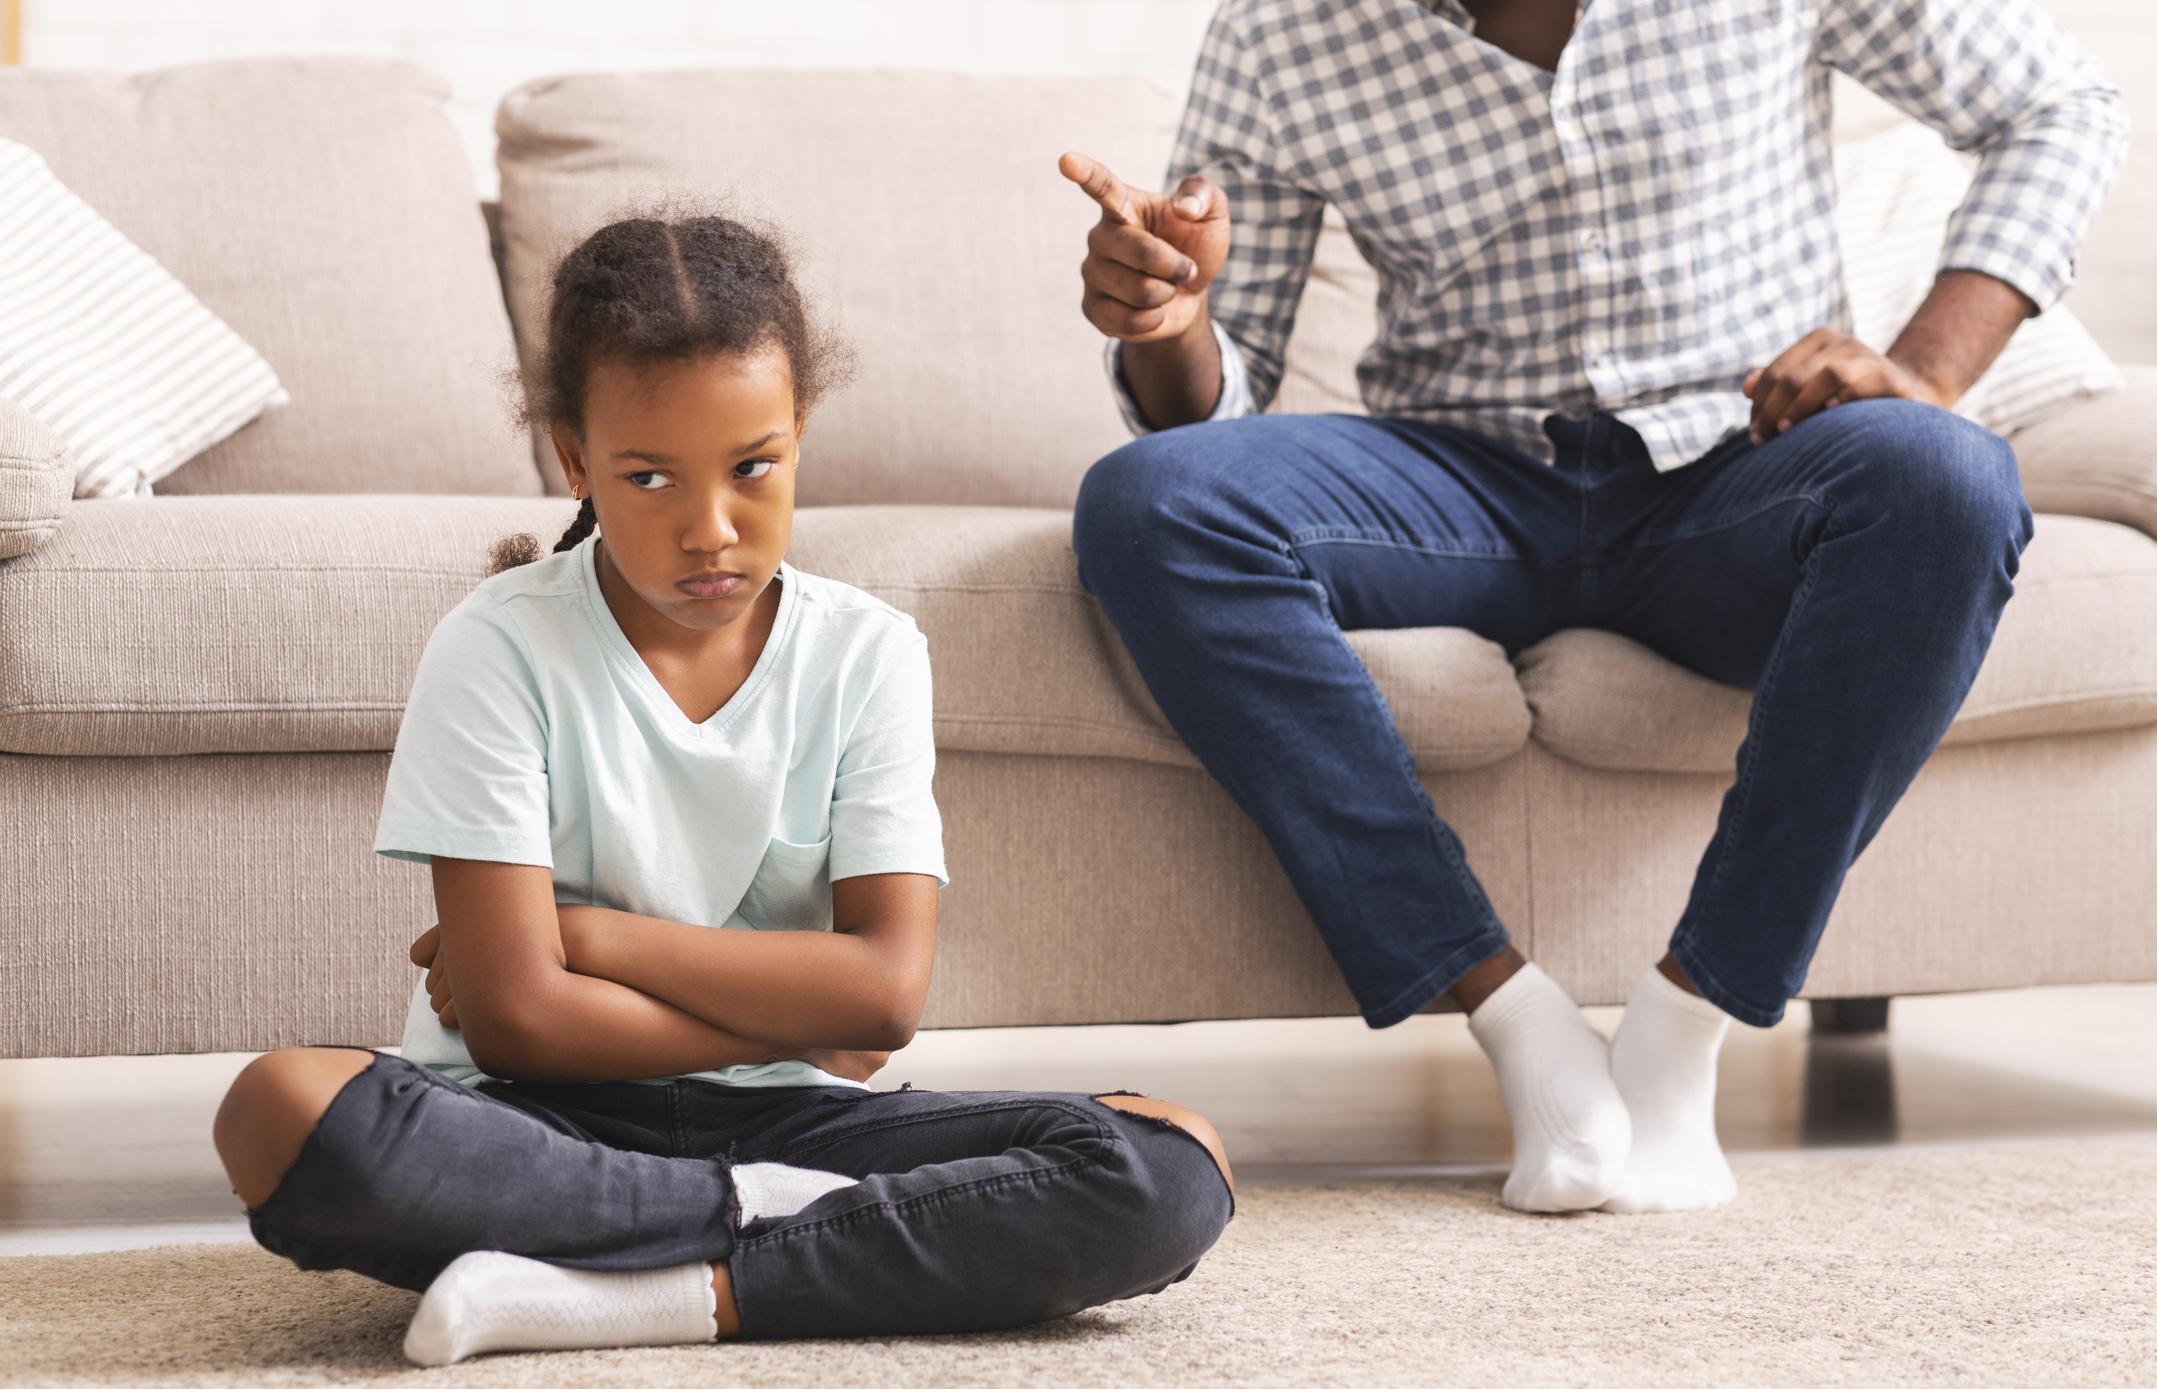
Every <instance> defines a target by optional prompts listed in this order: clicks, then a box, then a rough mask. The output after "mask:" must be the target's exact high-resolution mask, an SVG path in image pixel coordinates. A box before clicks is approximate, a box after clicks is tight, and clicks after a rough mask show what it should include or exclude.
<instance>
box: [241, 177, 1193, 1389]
mask: <svg viewBox="0 0 2157 1389" xmlns="http://www.w3.org/2000/svg"><path fill="white" fill-rule="evenodd" d="M840 362H841V353H840V350H839V349H837V348H835V346H834V345H833V344H832V343H831V342H830V341H829V340H828V339H826V338H825V337H823V336H821V335H820V334H819V333H818V332H817V330H816V329H815V328H814V327H813V326H812V325H811V323H810V322H809V320H808V317H807V316H806V314H805V312H804V309H803V305H802V299H801V295H800V294H799V292H798V291H797V289H796V288H795V285H794V282H793V278H792V274H791V271H790V269H789V266H788V263H787V258H786V256H785V253H784V252H783V250H782V249H781V248H780V247H779V246H778V245H777V244H776V243H775V242H774V241H773V240H772V239H771V238H770V237H769V236H766V235H763V234H760V233H758V232H756V231H753V230H751V229H749V228H747V227H744V226H742V225H741V224H739V223H736V222H733V221H730V220H727V219H725V218H720V217H694V218H688V219H683V220H675V221H663V220H657V219H652V218H643V219H636V220H630V221H624V222H617V223H615V224H613V225H611V226H608V227H606V228H603V229H602V230H600V231H599V232H597V233H596V234H594V235H593V236H592V237H591V239H590V240H588V241H586V242H585V243H584V244H583V245H581V246H579V247H578V248H577V249H576V250H575V251H573V252H571V253H570V254H569V256H568V257H567V259H566V260H564V262H563V263H562V265H561V267H560V269H559V270H558V271H557V272H556V275H555V280H554V299H553V304H552V307H551V310H550V312H549V315H548V323H547V341H546V348H545V353H544V356H543V359H542V361H541V363H540V364H539V367H538V368H537V370H536V372H535V373H534V375H533V378H532V380H531V381H530V383H529V384H528V389H527V396H528V401H529V404H528V409H529V411H530V413H531V414H532V416H533V418H534V419H535V421H536V422H538V423H541V424H543V425H545V426H547V427H548V428H549V429H550V430H551V432H552V435H553V440H554V446H555V451H556V453H557V454H558V455H559V457H560V460H561V465H562V470H563V472H564V474H565V475H566V476H567V478H568V481H569V487H570V494H571V495H572V496H574V497H577V498H580V499H581V500H582V501H583V506H582V508H581V510H580V511H579V512H578V515H577V519H576V521H575V523H574V524H573V525H571V526H570V528H569V530H568V532H567V533H566V534H565V535H564V536H563V537H562V540H561V543H560V544H558V545H557V546H555V552H554V553H553V554H552V555H550V556H548V557H546V558H544V559H542V558H539V557H538V555H537V553H536V551H537V546H536V544H534V543H532V542H531V541H530V538H529V537H520V538H519V539H521V540H523V541H524V546H523V550H524V553H517V552H516V547H514V546H509V547H507V548H508V549H509V553H506V554H502V553H499V552H498V556H497V562H498V563H499V564H506V565H512V566H515V567H511V568H509V569H508V570H507V572H504V573H500V574H498V575H497V576H496V577H494V578H491V579H489V580H488V581H487V582H486V583H484V584H482V585H481V586H480V587H479V589H478V590H477V591H476V592H475V593H473V595H472V596H471V597H470V598H468V599H467V600H466V601H465V602H464V603H463V604H461V605H460V606H459V607H458V608H457V609H456V610H455V611H454V612H452V613H451V614H450V615H449V616H448V617H446V618H444V619H443V621H442V623H441V625H440V626H439V627H437V628H436V629H435V633H434V637H433V639H432V640H431V641H430V642H429V643H428V646H427V652H426V656H425V658H424V659H423V660H422V661H421V663H420V670H419V675H418V678H417V680H416V681H415V683H414V685H413V689H412V697H411V701H410V703H409V705H408V707H407V709H406V711H405V717H404V724H403V727H402V729H401V730H400V731H399V733H398V738H397V751H396V755H395V758H394V759H393V761H392V763H391V767H390V775H389V785H388V789H387V792H386V793H385V796H384V800H383V808H382V819H381V825H380V829H379V831H378V833H377V836H376V840H375V848H376V850H377V851H378V852H380V853H384V854H388V855H390V856H392V857H395V858H403V859H408V860H411V861H413V862H419V863H427V864H429V865H431V869H432V872H433V877H434V894H435V904H436V910H437V915H438V918H439V924H438V925H437V926H436V927H434V928H433V929H432V930H430V931H428V932H427V933H426V934H425V935H423V936H421V937H420V939H419V940H418V941H417V942H416V943H415V944H414V946H413V950H412V957H413V960H414V961H415V963H418V964H421V965H424V966H425V967H426V969H427V974H426V978H425V979H424V981H423V982H422V983H421V984H420V985H419V987H418V988H417V990H416V991H415V993H414V995H413V999H412V1005H411V1012H410V1017H409V1019H408V1021H407V1023H406V1027H405V1035H404V1048H403V1050H404V1056H403V1058H402V1059H399V1058H396V1057H390V1056H383V1055H379V1054H376V1053H372V1052H367V1051H357V1050H345V1049H332V1048H294V1049H290V1050H286V1051H279V1052H272V1053H270V1054H269V1055H267V1056H264V1057H262V1058H260V1059H259V1060H257V1061H255V1062H254V1063H253V1064H251V1065H250V1066H249V1067H248V1068H247V1069H246V1070H245V1071H244V1072H243V1073H242V1074H241V1075H240V1077H239V1079H238V1080H237V1081H236V1082H235V1083H234V1085H233V1087H232V1091H231V1093H230V1094H229V1095H228V1096H227V1097H226V1099H225V1102H224V1105H223V1107H222V1108H221V1109H220V1111H219V1113H218V1116H217V1124H216V1140H217V1147H218V1152H219V1154H220V1155H221V1156H222V1158H223V1160H224V1164H225V1169H226V1171H227V1172H228V1173H229V1174H230V1176H231V1178H232V1184H233V1187H234V1189H235V1190H236V1191H237V1192H238V1193H239V1195H240V1196H241V1198H242V1199H243V1200H245V1201H246V1203H247V1205H248V1207H249V1218H250V1221H251V1223H252V1225H253V1229H254V1233H255V1237H256V1238H257V1239H258V1240H260V1241H261V1243H262V1244H263V1246H264V1247H266V1248H268V1249H270V1250H272V1251H274V1252H276V1253H279V1254H282V1255H284V1256H286V1257H287V1258H289V1259H291V1260H292V1261H293V1262H294V1263H296V1264H298V1265H299V1266H300V1267H301V1268H310V1269H313V1268H348V1269H354V1270H357V1271H359V1272H361V1273H365V1274H368V1275H369V1276H371V1277H374V1278H378V1279H381V1280H383V1281H384V1282H388V1283H393V1284H396V1285H398V1286H401V1287H407V1288H412V1289H415V1290H417V1289H425V1291H426V1296H425V1297H424V1298H423V1299H422V1301H421V1303H420V1307H419V1311H418V1314H417V1315H416V1316H415V1317H414V1318H413V1321H412V1326H411V1330H410V1331H409V1332H408V1333H407V1335H406V1338H405V1353H406V1354H407V1355H409V1356H410V1357H411V1358H412V1359H414V1360H416V1361H418V1362H419V1363H421V1364H427V1365H440V1364H448V1363H451V1362H454V1361H456V1360H460V1359H462V1358H463V1357H465V1356H468V1355H472V1354H476V1353H478V1352H481V1351H487V1350H504V1349H545V1348H558V1347H578V1346H625V1345H667V1344H676V1343H681V1342H688V1341H703V1340H711V1339H713V1338H714V1337H720V1336H733V1335H748V1336H805V1335H818V1336H829V1335H861V1334H891V1333H903V1332H949V1331H966V1330H973V1329H978V1328H985V1327H1000V1326H1011V1325H1015V1324H1018V1323H1023V1322H1031V1321H1037V1320H1040V1319H1043V1318H1047V1317H1054V1316H1060V1315H1063V1314H1065V1313H1069V1312H1074V1311H1077V1310H1079V1309H1080V1308H1083V1307H1089V1306H1093V1305H1095V1304H1097V1303H1102V1302H1107V1301H1110V1300H1113V1299H1116V1298H1124V1297H1131V1296H1134V1295H1136V1294H1139V1293H1146V1292H1155V1291H1158V1290H1159V1289H1161V1288H1164V1287H1166V1286H1168V1285H1169V1284H1170V1283H1174V1282H1176V1281H1178V1280H1180V1279H1182V1278H1184V1277H1185V1276H1187V1275H1188V1274H1189V1273H1190V1272H1191V1270H1192V1269H1193V1268H1194V1267H1195V1266H1196V1264H1197V1260H1198V1258H1199V1256H1200V1255H1201V1254H1203V1253H1204V1252H1205V1250H1206V1249H1208V1248H1209V1247H1210V1246H1211V1245H1212V1244H1213V1241H1214V1240H1215V1239H1216V1238H1217V1237H1218V1236H1219V1234H1220V1232H1221V1229H1222V1227H1223V1225H1224V1224H1225V1223H1226V1221H1227V1219H1228V1217H1229V1214H1230V1211H1231V1208H1232V1197H1231V1195H1230V1188H1229V1185H1228V1167H1227V1163H1226V1161H1225V1160H1224V1159H1223V1158H1222V1156H1221V1151H1220V1142H1219V1139H1218V1137H1217V1136H1216V1135H1215V1134H1214V1132H1213V1130H1212V1128H1211V1127H1210V1126H1208V1125H1207V1123H1206V1122H1205V1120H1203V1119H1202V1118H1200V1117H1199V1116H1198V1115H1196V1114H1194V1113H1192V1112H1190V1111H1189V1110H1186V1109H1182V1108H1180V1107H1178V1106H1175V1105H1169V1104H1163V1103H1160V1102H1157V1101H1151V1100H1144V1099H1139V1098H1135V1097H1132V1096H1127V1095H1103V1096H1098V1097H1088V1096H1084V1095H1025V1094H952V1095H944V1094H931V1093H925V1092H922V1091H918V1090H901V1091H898V1092H884V1093H877V1092H873V1091H871V1090H870V1089H869V1088H868V1086H867V1084H866V1082H867V1081H868V1079H869V1077H870V1076H871V1075H872V1074H873V1073H874V1072H875V1071H876V1070H877V1069H878V1068H879V1067H880V1066H882V1065H883V1063H884V1060H885V1058H886V1054H887V1053H888V1052H889V1051H891V1050H892V1049H894V1048H897V1047H902V1046H904V1045H906V1043H907V1041H908V1040H909V1039H910V1038H911V1037H912V1036H913V1032H914V1027H915V1024H916V1022H917V1020H918V1019H919V1017H920V1014H921V1008H922V1002H923V1000H924V998H925V997H926V994H927V991H928V984H929V967H930V960H931V955H932V953H933V947H934V939H935V930H936V892H937V888H938V886H939V885H940V883H941V882H942V881H943V850H942V842H941V824H940V821H939V819H938V816H937V812H936V805H935V802H934V801H933V800H932V799H931V796H930V788H929V782H930V773H931V770H932V767H933V764H934V758H935V753H934V746H933V743H932V739H931V731H930V704H929V665H928V654H927V648H926V646H925V644H924V643H923V641H922V638H921V635H920V633H919V632H918V631H916V629H915V627H914V624H913V622H912V620H911V619H909V618H907V617H906V616H905V615H904V614H902V613H899V612H897V611H895V610H894V609H892V608H890V607H887V606H886V605H885V604H883V603H880V602H878V601H877V600H876V599H874V598H871V597H869V596H868V595H867V594H864V593H862V592H860V591H858V590H856V589H852V588H849V587H847V586H846V585H844V584H838V583H834V582H832V581H830V580H827V579H819V578H815V577H813V576H811V575H807V574H803V573H801V572H799V571H798V570H795V569H792V568H790V567H788V566H787V565H786V564H785V563H784V562H783V561H782V556H783V555H784V554H785V553H786V548H787V540H788V537H789V534H790V532H791V529H792V522H793V501H794V473H795V468H796V465H797V456H798V450H799V447H800V441H801V435H802V429H803V426H804V424H805V423H806V421H807V419H808V414H809V410H810V408H811V407H812V406H813V405H815V404H816V402H817V400H818V399H819V398H820V396H821V395H822V394H823V393H824V392H825V391H826V390H827V389H828V388H829V387H830V386H831V385H832V384H833V383H834V381H835V379H836V377H837V376H838V375H839V367H840ZM714 927H726V928H732V929H720V930H715V929H712V928H714Z"/></svg>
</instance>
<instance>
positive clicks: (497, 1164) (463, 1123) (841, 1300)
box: [249, 1056, 1233, 1336]
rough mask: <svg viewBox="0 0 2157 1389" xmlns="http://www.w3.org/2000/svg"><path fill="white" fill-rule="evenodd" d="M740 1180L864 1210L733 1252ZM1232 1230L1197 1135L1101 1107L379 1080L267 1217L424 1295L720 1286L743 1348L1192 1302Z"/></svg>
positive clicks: (843, 1210)
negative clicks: (1225, 1231) (1146, 1302)
mask: <svg viewBox="0 0 2157 1389" xmlns="http://www.w3.org/2000/svg"><path fill="white" fill-rule="evenodd" d="M737 1162H784V1163H789V1164H791V1165H793V1166H797V1167H814V1168H818V1169H821V1170H823V1171H827V1172H840V1173H844V1174H845V1175H847V1176H849V1177H854V1178H857V1179H859V1181H860V1185H858V1186H852V1187H847V1188H845V1189H844V1190H841V1191H835V1192H832V1193H831V1194H829V1195H827V1196H824V1197H822V1198H820V1199H818V1200H817V1201H815V1202H813V1203H811V1204H810V1205H809V1206H808V1207H806V1208H805V1209H803V1210H802V1211H801V1212H800V1213H798V1214H796V1215H792V1216H788V1217H784V1218H782V1219H776V1220H758V1221H754V1222H751V1223H750V1224H749V1225H748V1226H746V1227H745V1228H742V1229H740V1230H737V1229H735V1224H734V1220H735V1207H736V1202H735V1199H734V1187H733V1181H732V1178H731V1177H730V1175H729V1172H730V1169H731V1167H732V1165H733V1164H734V1163H737ZM1232 1210H1233V1201H1232V1198H1231V1197H1230V1195H1229V1192H1228V1186H1227V1183H1226V1182H1225V1181H1223V1180H1222V1177H1221V1172H1220V1169H1219V1168H1218V1167H1216V1166H1215V1165H1214V1162H1213V1158H1212V1156H1211V1155H1210V1154H1208V1153H1207V1152H1206V1150H1205V1148H1204V1147H1202V1146H1201V1145H1200V1144H1199V1143H1198V1141H1197V1140H1196V1139H1194V1138H1192V1137H1191V1136H1190V1135H1188V1134H1186V1133H1184V1132H1182V1131H1181V1130H1179V1129H1175V1128H1172V1127H1170V1126H1168V1125H1166V1124H1163V1123H1161V1122H1159V1121H1158V1120H1154V1119H1150V1118H1147V1117H1145V1116H1143V1115H1137V1114H1130V1113H1126V1112H1124V1111H1122V1110H1116V1109H1111V1108H1109V1107H1108V1106H1107V1105H1104V1104H1101V1103H1099V1102H1097V1101H1095V1100H1093V1099H1091V1098H1090V1097H1088V1096H1085V1095H1061V1094H1000V1093H982V1094H938V1093H935V1092H931V1091H923V1090H902V1091H896V1092H884V1093H872V1092H869V1091H863V1090H855V1089H852V1088H840V1087H806V1088H787V1089H761V1090H759V1089H745V1088H742V1089H738V1088H730V1087H727V1086H721V1085H711V1084H707V1083H705V1082H703V1081H696V1080H677V1081H670V1082H667V1083H664V1084H657V1085H645V1084H631V1083H620V1084H595V1085H533V1084H521V1083H518V1084H511V1083H502V1082H495V1083H489V1084H487V1085H485V1086H484V1087H482V1088H480V1089H476V1090H475V1089H471V1088H468V1087H466V1086H463V1085H459V1084H457V1083H456V1082H455V1081H450V1080H445V1079H443V1078H442V1077H440V1076H438V1075H436V1074H434V1073H433V1072H432V1071H428V1070H426V1069H424V1068H422V1067H419V1066H415V1065H413V1064H412V1063H410V1062H408V1061H403V1060H400V1059H398V1058H397V1057H393V1056H377V1057H376V1058H375V1061H374V1064H373V1065H371V1066H369V1067H368V1068H367V1070H365V1071H364V1072H362V1073H361V1074H360V1075H358V1076H356V1077H354V1078H353V1080H352V1081H351V1083H349V1084H348V1085H346V1086H345V1088H344V1089H343V1090H342V1091H340V1092H339V1093H338V1095H337V1098H336V1099H335V1101H333V1102H332V1103H331V1105H330V1107H329V1110H328V1112H327V1113H325V1114H324V1115H323V1116H322V1122H321V1123H320V1124H319V1125H318V1126H317V1127H316V1129H315V1131H314V1134H313V1135H312V1136H311V1137H309V1138H308V1140H307V1143H306V1146H305V1147H303V1148H302V1149H301V1151H300V1156H299V1159H298V1161H296V1162H295V1163H294V1164H293V1166H292V1169H291V1171H289V1172H287V1173H286V1174H285V1177H284V1179H283V1180H282V1181H281V1182H280V1183H279V1184H278V1187H277V1190H276V1191H275V1193H273V1194H272V1195H271V1197H270V1199H269V1200H267V1201H265V1202H264V1203H263V1204H262V1205H260V1206H258V1207H256V1208H255V1209H254V1210H253V1211H251V1212H249V1218H250V1220H251V1222H252V1224H253V1227H254V1233H255V1238H256V1239H257V1240H259V1241H261V1243H262V1245H263V1247H264V1248H266V1249H268V1250H270V1251H271V1252H272V1253H276V1254H281V1255H283V1256H285V1257H286V1258H288V1259H290V1260H292V1261H293V1262H294V1263H296V1264H298V1265H299V1266H300V1267H301V1268H306V1269H321V1268H345V1269H352V1270H354V1271H355V1272H359V1273H364V1274H366V1275H368V1276H369V1277H371V1278H378V1279H380V1280H381V1281H383V1282H385V1283H392V1284H395V1285H397V1286H399V1287H404V1288H413V1289H421V1288H425V1287H426V1286H427V1284H428V1283H430V1282H432V1281H433V1279H434V1276H435V1275H436V1274H438V1273H440V1272H441V1271H442V1269H443V1268H444V1266H446V1265H447V1264H448V1263H449V1262H450V1260H452V1259H454V1258H456V1257H457V1256H458V1255H460V1254H464V1253H468V1252H470V1251H472V1250H475V1249H498V1250H504V1251H507V1252H509V1253H512V1254H522V1255H525V1256H527V1257H530V1258H534V1259H541V1260H544V1261H546V1262H548V1263H552V1264H560V1265H563V1266H565V1267H568V1268H582V1269H602V1270H626V1269H644V1268H668V1267H672V1266H675V1265H679V1264H686V1263H694V1262H698V1261H705V1262H717V1263H725V1264H726V1265H727V1266H728V1268H729V1270H730V1272H731V1275H732V1278H733V1282H734V1301H735V1305H736V1307H737V1308H738V1309H739V1311H740V1313H741V1324H742V1332H743V1334H744V1335H748V1336H859V1335H893V1334H907V1333H924V1332H950V1331H977V1330H984V1329H987V1328H991V1327H1002V1326H1018V1325H1022V1324H1024V1323H1027V1322H1036V1321H1041V1320H1044V1319H1046V1318H1049V1317H1058V1316H1063V1315H1065V1314H1067V1313H1071V1312H1076V1311H1078V1310H1080V1309H1081V1308H1085V1307H1092V1306H1096V1305H1098V1304H1100V1303H1104V1302H1113V1301H1115V1300H1117V1299H1119V1298H1126V1297H1135V1296H1137V1295H1138V1294H1140V1293H1152V1292H1159V1291H1160V1290H1161V1289H1162V1288H1165V1287H1167V1286H1168V1285H1169V1284H1171V1283H1175V1282H1178V1281H1180V1280H1182V1279H1183V1278H1185V1277H1188V1276H1189V1275H1190V1273H1191V1270H1192V1269H1194V1268H1196V1267H1197V1266H1198V1259H1199V1256H1200V1255H1202V1254H1204V1253H1205V1252H1206V1250H1207V1249H1209V1248H1211V1247H1212V1245H1213V1242H1214V1241H1215V1240H1216V1239H1218V1238H1219V1237H1220V1234H1221V1230H1222V1228H1223V1227H1224V1226H1225V1225H1226V1224H1227V1223H1228V1218H1229V1215H1230V1214H1231V1212H1232Z"/></svg>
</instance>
